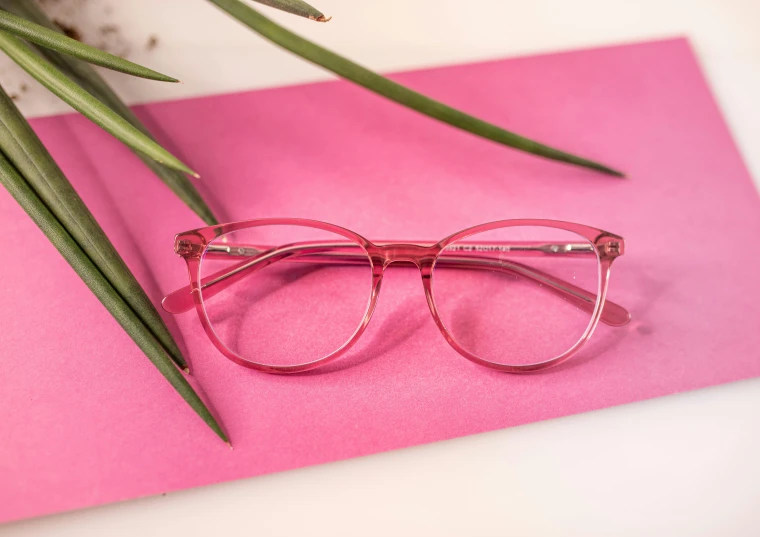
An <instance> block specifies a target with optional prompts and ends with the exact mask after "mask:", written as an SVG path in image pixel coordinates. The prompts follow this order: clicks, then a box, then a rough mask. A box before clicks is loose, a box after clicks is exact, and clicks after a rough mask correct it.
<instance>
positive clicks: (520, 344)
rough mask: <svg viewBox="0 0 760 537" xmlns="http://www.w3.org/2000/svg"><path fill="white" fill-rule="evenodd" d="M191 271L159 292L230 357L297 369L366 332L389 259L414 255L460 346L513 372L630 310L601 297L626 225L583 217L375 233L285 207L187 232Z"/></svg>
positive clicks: (402, 260) (558, 357)
mask: <svg viewBox="0 0 760 537" xmlns="http://www.w3.org/2000/svg"><path fill="white" fill-rule="evenodd" d="M174 250H175V252H176V253H177V254H178V255H180V256H181V257H183V258H184V259H185V261H186V262H187V267H188V273H189V276H190V285H188V286H185V287H183V288H181V289H179V290H177V291H174V292H173V293H171V294H170V295H168V296H167V297H166V298H164V300H163V307H164V309H165V310H166V311H167V312H169V313H175V314H176V313H184V312H187V311H189V310H191V309H193V308H195V310H196V311H197V312H198V315H199V317H200V320H201V323H202V325H203V328H204V329H205V331H206V333H207V334H208V337H209V338H210V339H211V341H212V342H213V343H214V345H215V346H216V347H217V348H218V349H219V350H220V351H221V352H222V353H223V354H224V355H225V356H227V357H228V358H230V359H231V360H233V361H235V362H237V363H238V364H241V365H243V366H246V367H251V368H253V369H258V370H261V371H266V372H269V373H295V372H299V371H307V370H309V369H313V368H315V367H318V366H321V365H324V364H327V363H328V362H331V361H333V360H335V359H337V358H338V357H339V356H341V355H343V354H344V353H345V352H346V351H348V349H349V348H350V347H351V346H352V345H353V344H354V343H356V341H357V340H358V339H359V337H360V336H361V335H362V333H363V332H364V330H365V328H366V327H367V324H368V323H369V320H370V318H371V316H372V312H373V311H374V309H375V306H376V305H377V300H378V295H379V293H380V285H381V283H382V280H383V273H384V271H385V270H386V269H387V268H388V267H389V266H391V265H392V264H395V263H398V264H399V265H397V266H401V265H402V264H406V265H407V266H409V265H410V264H411V266H412V267H414V266H416V267H417V268H418V269H419V271H420V273H421V275H422V284H423V288H424V291H425V296H426V298H427V303H428V306H429V307H430V312H431V313H432V314H433V319H434V320H435V323H436V324H437V325H438V328H439V329H440V331H441V333H442V334H443V337H444V338H445V339H446V341H448V342H449V344H450V345H451V346H452V347H453V348H454V349H455V350H456V351H457V352H459V353H460V354H461V355H462V356H464V357H465V358H468V359H469V360H472V361H473V362H475V363H477V364H480V365H483V366H486V367H490V368H493V369H497V370H501V371H507V372H512V373H521V372H527V371H536V370H540V369H545V368H548V367H551V366H554V365H557V364H559V363H561V362H563V361H565V360H567V359H568V358H570V357H571V356H573V355H574V354H575V353H576V352H578V350H579V349H580V348H581V347H582V346H583V345H584V344H585V343H586V342H587V341H588V340H589V338H590V337H591V335H592V333H593V332H594V329H595V328H596V326H597V324H598V323H599V321H600V320H601V321H602V322H603V323H605V324H607V325H610V326H615V327H618V326H624V325H625V324H627V323H628V321H629V320H630V314H629V313H628V311H626V310H625V309H624V308H623V307H621V306H619V305H617V304H615V303H613V302H611V301H608V300H606V299H605V297H606V294H607V287H608V282H609V274H610V266H611V265H612V262H613V261H614V260H615V259H616V258H617V257H619V256H621V255H623V252H624V251H625V247H624V241H623V239H622V238H621V237H619V236H617V235H613V234H612V233H608V232H606V231H603V230H600V229H596V228H593V227H589V226H584V225H580V224H570V223H567V222H557V221H551V220H504V221H500V222H493V223H490V224H484V225H480V226H476V227H472V228H469V229H466V230H464V231H460V232H458V233H455V234H454V235H450V236H449V237H447V238H445V239H443V240H441V241H440V242H436V243H432V242H425V241H421V242H411V243H410V242H401V241H398V242H397V241H369V240H367V239H365V238H364V237H362V236H361V235H358V234H356V233H354V232H352V231H349V230H347V229H344V228H341V227H338V226H334V225H331V224H325V223H323V222H317V221H312V220H302V219H291V218H276V219H262V220H249V221H246V222H237V223H233V224H225V225H220V226H212V227H206V228H202V229H197V230H194V231H188V232H186V233H180V234H179V235H177V237H176V239H175V243H174Z"/></svg>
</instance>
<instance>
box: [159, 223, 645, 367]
mask: <svg viewBox="0 0 760 537" xmlns="http://www.w3.org/2000/svg"><path fill="white" fill-rule="evenodd" d="M259 226H301V227H307V228H312V229H319V230H323V231H327V232H331V233H334V234H336V235H340V236H343V237H345V238H346V239H348V241H350V243H349V244H347V246H351V247H352V248H355V247H356V246H357V245H358V246H359V247H361V249H362V250H363V252H364V253H366V257H367V258H368V259H369V261H370V264H371V270H372V283H371V294H370V298H369V303H368V306H367V310H366V313H365V315H364V319H363V320H362V321H361V323H360V325H359V327H358V328H357V329H356V331H355V332H354V334H353V336H351V338H350V339H349V340H348V341H346V343H344V344H343V345H342V346H341V347H340V348H338V349H337V350H335V351H334V352H332V353H331V354H329V355H327V356H324V357H322V358H320V359H317V360H314V361H312V362H309V363H305V364H298V365H286V366H273V365H266V364H261V363H257V362H253V361H250V360H247V359H245V358H243V357H240V356H238V355H237V354H235V353H234V352H232V351H230V350H229V349H228V348H227V347H226V346H225V345H224V344H223V343H222V342H221V341H220V340H219V338H218V337H217V335H216V333H215V331H214V329H213V328H212V326H211V323H210V321H209V319H208V316H207V314H206V311H205V308H204V305H203V297H202V291H201V289H202V282H201V276H200V266H201V259H202V258H203V256H204V254H205V253H206V251H207V248H208V246H209V244H210V243H211V242H212V241H213V240H214V239H216V238H217V237H219V236H221V235H226V234H228V233H231V232H234V231H240V230H244V229H249V228H254V227H259ZM517 226H536V227H545V228H554V229H559V230H564V231H569V232H573V233H576V234H577V235H580V236H581V237H584V238H585V239H587V240H588V241H589V243H590V244H591V245H593V247H594V249H595V250H596V252H595V253H596V255H597V256H598V261H599V270H600V274H599V288H598V290H597V294H593V293H590V292H588V291H586V290H583V289H580V288H578V287H575V286H574V285H572V284H571V283H569V282H564V281H560V280H556V279H552V278H553V277H552V276H549V275H547V274H544V273H540V272H538V271H535V270H533V271H530V274H528V275H527V277H528V278H531V279H534V280H536V281H539V280H540V281H541V282H542V283H547V278H548V279H550V280H551V281H550V282H549V285H550V286H551V287H553V289H554V290H555V291H557V292H559V293H562V294H563V295H564V296H565V298H567V299H570V300H572V301H573V302H574V303H575V304H576V305H577V306H578V307H580V308H582V309H585V310H586V311H588V312H589V313H591V320H590V323H589V325H588V327H587V329H586V331H585V332H584V333H583V335H582V336H581V338H580V339H579V340H578V341H577V342H576V343H575V345H574V346H573V347H572V348H570V349H569V350H567V351H566V352H565V353H563V354H561V355H559V356H556V357H554V358H551V359H549V360H546V361H543V362H539V363H534V364H527V365H504V364H499V363H494V362H490V361H487V360H484V359H482V358H479V357H478V356H476V355H474V354H472V353H470V352H469V351H468V350H467V349H465V348H463V347H462V346H460V345H459V344H458V343H457V342H456V340H455V339H454V338H453V337H452V336H451V334H449V332H448V330H447V329H446V327H445V326H444V323H443V322H442V320H441V317H440V316H439V314H438V309H437V308H436V304H435V297H434V292H433V280H432V276H433V271H434V267H435V265H436V262H437V261H438V260H439V256H440V254H441V253H442V252H443V251H444V250H445V249H446V247H447V246H449V245H451V244H452V243H455V242H458V241H461V240H462V239H465V238H467V237H470V236H472V235H476V234H479V233H484V232H487V231H492V230H496V229H500V228H507V227H517ZM351 243H352V244H351ZM174 250H175V252H176V253H177V254H178V255H179V256H180V257H182V258H183V259H184V260H185V262H186V263H187V269H188V275H189V277H190V285H188V286H185V287H183V288H181V289H178V290H176V291H174V292H173V293H171V294H169V295H167V296H166V297H165V298H164V300H163V302H162V305H163V307H164V309H165V310H166V311H167V312H169V313H174V314H176V313H183V312H186V311H189V310H190V309H193V307H194V308H195V310H196V312H197V313H198V317H199V318H200V321H201V324H202V325H203V328H204V330H205V331H206V334H207V335H208V337H209V339H210V340H211V342H212V343H213V344H214V346H216V348H217V349H218V350H219V351H220V352H221V353H222V354H223V355H225V356H226V357H227V358H229V359H230V360H232V361H234V362H236V363H238V364H240V365H242V366H245V367H249V368H252V369H256V370H259V371H264V372H267V373H279V374H287V373H298V372H303V371H308V370H311V369H314V368H316V367H320V366H323V365H326V364H328V363H330V362H333V361H334V360H337V359H338V358H340V357H341V356H342V355H344V354H345V353H346V352H347V351H348V350H349V349H350V348H351V347H352V346H353V345H354V344H355V343H356V342H357V341H358V339H359V338H360V337H361V335H362V334H363V332H364V330H365V329H366V327H367V325H368V324H369V321H370V319H371V318H372V314H373V312H374V310H375V306H376V305H377V300H378V296H379V292H380V287H381V284H382V280H383V274H384V271H385V269H386V268H387V267H388V266H389V265H390V264H392V263H395V262H399V261H403V262H410V263H413V264H414V265H416V266H417V267H418V268H419V270H420V273H421V276H422V284H423V288H424V291H425V297H426V299H427V303H428V306H429V308H430V313H431V314H432V315H433V319H434V320H435V323H436V325H437V326H438V328H439V330H440V331H441V334H443V337H444V338H445V339H446V341H447V342H448V343H449V345H451V347H453V348H454V349H455V350H456V351H457V352H458V353H459V354H461V355H462V356H464V357H465V358H467V359H468V360H471V361H472V362H475V363H476V364H479V365H482V366H485V367H488V368H491V369H496V370H499V371H504V372H508V373H527V372H531V371H539V370H544V369H547V368H549V367H553V366H556V365H559V364H560V363H562V362H564V361H566V360H568V359H569V358H571V357H572V356H573V355H575V354H576V353H577V352H578V351H579V350H580V349H581V347H583V345H584V344H585V343H586V342H587V341H588V340H589V338H590V337H591V336H592V334H593V333H594V330H595V329H596V327H597V325H598V324H599V321H600V320H602V321H603V322H605V323H606V324H608V325H610V326H615V327H619V326H624V325H625V324H627V323H628V322H629V320H630V314H629V313H628V311H626V310H625V308H623V307H622V306H619V305H618V304H615V303H613V302H610V301H608V300H607V299H606V297H607V289H608V286H609V276H610V267H611V266H612V263H613V261H614V260H615V259H616V258H618V257H620V256H621V255H623V253H624V252H625V241H624V239H623V238H622V237H620V236H618V235H615V234H613V233H609V232H607V231H604V230H601V229H598V228H594V227H591V226H586V225H582V224H573V223H569V222H561V221H554V220H501V221H497V222H491V223H488V224H482V225H479V226H474V227H471V228H468V229H465V230H463V231H459V232H457V233H454V234H453V235H449V236H448V237H446V238H445V239H443V240H441V241H439V242H437V243H435V244H432V245H430V244H429V242H426V241H416V242H396V241H375V242H372V241H369V240H368V239H366V238H364V237H363V236H361V235H359V234H357V233H354V232H353V231H350V230H348V229H345V228H342V227H340V226H336V225H332V224H327V223H324V222H320V221H316V220H306V219H299V218H268V219H257V220H248V221H243V222H235V223H230V224H223V225H217V226H210V227H204V228H200V229H196V230H192V231H187V232H184V233H180V234H178V235H177V236H176V237H175V243H174ZM322 252H324V249H323V250H322ZM340 254H343V255H345V256H346V257H345V259H344V262H350V255H349V254H346V248H345V247H344V246H339V245H336V246H335V248H334V255H338V256H340ZM334 255H333V257H332V259H333V260H334V259H335V257H334ZM362 258H364V254H362ZM440 259H441V260H445V259H446V258H445V257H442V258H440ZM275 261H276V259H275ZM333 262H334V261H333ZM446 262H449V261H446ZM484 262H485V261H484ZM264 266H266V265H264ZM486 267H487V268H491V267H490V266H486ZM463 268H472V267H471V266H466V267H463ZM520 272H524V270H523V269H520ZM521 275H523V276H525V274H521ZM227 276H229V275H224V276H223V277H227ZM234 281H236V280H235V279H234V278H230V280H229V282H222V283H223V284H224V286H226V285H230V284H232V283H234ZM204 284H205V282H204ZM224 286H222V287H221V288H224ZM217 292H218V291H217Z"/></svg>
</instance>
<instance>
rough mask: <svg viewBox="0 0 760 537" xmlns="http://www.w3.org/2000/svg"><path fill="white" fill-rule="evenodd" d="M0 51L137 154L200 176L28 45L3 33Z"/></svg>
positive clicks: (0, 33)
mask: <svg viewBox="0 0 760 537" xmlns="http://www.w3.org/2000/svg"><path fill="white" fill-rule="evenodd" d="M0 49H1V50H3V51H4V52H5V53H6V54H7V55H8V56H10V57H11V59H12V60H13V61H14V62H16V63H17V64H18V65H19V66H21V67H22V68H23V69H24V70H25V71H27V72H28V73H29V74H30V75H32V76H33V77H34V78H36V79H37V80H38V81H39V82H40V83H41V84H42V85H43V86H45V87H46V88H48V89H49V90H50V91H52V92H53V93H55V94H56V95H57V96H58V97H60V98H61V99H62V100H63V101H65V102H66V103H68V104H69V105H70V106H71V107H72V108H74V109H75V110H77V111H78V112H80V113H81V114H82V115H84V116H85V117H87V118H88V119H90V120H91V121H92V122H93V123H95V124H96V125H99V126H100V127H102V128H103V129H104V130H106V131H107V132H109V133H111V134H112V135H113V136H115V137H116V138H118V139H119V140H121V141H122V142H124V143H125V144H126V145H128V146H129V147H131V148H132V149H134V150H136V151H140V152H141V153H144V154H145V155H147V156H149V157H151V158H152V159H154V160H156V161H158V162H161V163H162V164H165V165H167V166H169V167H171V168H174V169H176V170H179V171H183V172H185V173H189V174H192V175H197V174H195V172H193V171H192V170H191V169H190V168H188V167H187V166H185V165H184V164H183V163H182V162H180V161H179V160H178V159H177V158H176V157H174V156H173V155H172V154H171V153H169V152H168V151H166V150H165V149H164V148H162V147H161V146H160V145H158V144H157V143H156V142H154V141H153V140H151V139H150V138H149V137H147V136H145V135H144V134H143V133H141V132H140V131H139V130H137V129H136V128H134V127H133V126H132V125H131V124H130V123H129V122H128V121H127V120H125V119H124V118H123V117H121V116H120V115H118V114H117V113H116V112H114V111H113V110H111V109H110V108H109V107H108V106H106V105H105V104H103V103H102V102H100V101H99V100H97V99H96V98H95V97H93V96H92V95H90V94H89V93H87V92H86V91H84V90H83V89H82V88H81V87H79V86H78V85H77V84H76V83H75V82H73V81H72V80H71V79H70V78H68V77H67V76H66V75H64V74H63V73H62V72H61V71H59V70H58V69H56V68H55V67H54V66H53V65H52V64H51V63H50V62H49V61H47V60H45V59H44V58H42V57H40V56H38V55H37V54H35V53H34V51H33V50H32V49H31V48H29V45H27V44H26V43H24V42H23V41H21V40H20V39H19V38H18V37H15V36H13V35H11V34H9V33H8V32H4V31H0Z"/></svg>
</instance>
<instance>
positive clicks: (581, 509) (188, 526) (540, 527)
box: [0, 0, 760, 537]
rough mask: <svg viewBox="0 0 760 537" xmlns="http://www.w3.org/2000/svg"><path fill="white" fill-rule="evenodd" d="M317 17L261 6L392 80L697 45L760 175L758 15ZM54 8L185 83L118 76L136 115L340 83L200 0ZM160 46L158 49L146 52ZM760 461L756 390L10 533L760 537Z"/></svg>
mask: <svg viewBox="0 0 760 537" xmlns="http://www.w3.org/2000/svg"><path fill="white" fill-rule="evenodd" d="M313 3H314V4H315V5H316V6H317V7H319V8H321V9H322V10H323V11H324V12H325V13H327V14H330V15H333V16H334V17H335V18H334V19H333V21H332V22H330V23H329V24H322V25H320V24H316V23H311V22H308V21H305V20H298V19H296V18H294V17H289V16H281V15H280V14H273V13H272V12H271V10H269V9H267V8H262V9H264V10H266V11H267V14H272V15H273V16H274V18H276V19H277V20H279V21H282V22H284V23H285V24H286V25H288V26H289V27H291V28H293V29H295V30H296V31H298V32H301V33H302V34H304V35H306V36H308V37H310V38H313V39H315V40H316V41H318V42H319V43H321V44H323V45H326V46H328V47H330V48H332V49H334V50H336V51H338V52H340V53H343V54H345V55H347V56H349V57H351V58H352V59H354V60H357V61H359V62H360V63H363V64H365V65H367V66H369V67H371V68H374V69H377V70H383V71H388V70H398V69H409V68H415V67H422V66H431V65H445V64H449V63H456V62H463V61H468V60H476V59H487V58H500V57H505V56H512V55H522V54H526V53H533V52H544V51H554V50H561V49H567V48H577V47H586V46H590V45H603V44H611V43H620V42H629V41H634V40H637V39H649V38H659V37H672V36H676V35H687V36H688V37H689V38H690V39H691V40H692V42H693V45H694V46H695V48H696V50H697V52H698V54H699V57H700V60H701V62H702V65H703V67H704V69H705V71H706V72H707V75H708V77H709V79H710V82H711V84H712V86H713V88H714V91H715V93H716V95H717V98H718V100H719V102H720V105H721V107H722V109H723V111H724V113H725V116H726V118H727V121H728V123H729V124H730V127H731V129H732V131H733V133H734V135H735V137H736V140H737V143H738V144H739V146H740V148H741V150H742V153H743V154H744V156H745V159H746V161H747V163H748V165H749V167H750V169H751V171H752V174H753V176H754V177H755V180H756V182H757V181H758V179H759V178H760V151H758V149H760V104H759V103H760V97H759V96H760V31H758V23H760V2H758V1H757V0H722V1H718V0H713V1H710V0H682V1H678V0H637V1H631V0H532V1H528V2H526V1H525V0H469V1H462V0H459V1H455V0H313ZM67 4H68V5H69V7H66V5H67ZM71 6H73V8H72V7H71ZM52 8H53V9H55V10H57V12H58V15H59V16H60V17H61V18H63V19H67V22H69V21H76V26H77V27H78V29H79V30H80V31H81V33H82V34H83V35H84V37H85V40H87V41H90V42H92V43H93V44H98V39H100V38H99V37H98V36H99V35H100V34H99V30H98V29H99V28H100V27H102V25H103V24H112V23H116V24H118V26H119V30H118V32H115V33H114V35H111V38H110V40H108V41H107V42H106V43H105V44H106V45H107V47H109V48H111V49H112V50H113V51H114V52H117V53H124V52H127V53H128V58H129V59H131V60H133V61H136V62H138V63H145V64H147V65H149V66H150V67H153V68H155V69H157V70H159V71H162V72H166V73H168V74H171V75H174V76H177V77H179V78H181V79H182V80H183V81H184V84H183V85H168V84H157V83H151V82H145V81H141V80H136V79H131V78H129V77H125V76H122V75H118V74H111V73H108V75H107V77H108V79H109V81H111V82H112V83H113V85H114V86H115V87H116V88H117V89H118V91H119V92H120V93H121V94H122V95H123V96H124V97H125V98H126V100H127V101H128V102H143V101H150V100H157V99H170V98H176V97H180V96H192V95H201V94H207V93H215V92H220V91H230V90H237V89H247V88H258V87H269V86H276V85H281V84H292V83H297V82H303V81H312V80H322V79H327V78H329V75H328V74H326V73H324V72H322V71H320V70H318V69H316V68H314V67H312V66H311V65H308V64H306V63H304V62H302V61H300V60H298V59H296V58H294V57H291V56H289V55H288V54H287V53H284V52H281V51H280V50H278V49H276V48H274V47H273V46H271V45H269V44H267V43H266V42H264V41H263V40H261V39H260V38H258V37H257V36H255V35H254V34H252V33H251V32H249V31H247V30H245V29H244V28H242V27H241V26H239V25H238V24H236V23H235V22H234V21H232V20H231V19H229V18H228V17H227V16H226V15H224V14H223V13H221V12H218V11H217V10H216V8H213V7H212V6H210V5H209V4H208V3H207V2H204V1H203V0H192V1H191V0H160V1H157V0H129V1H117V0H90V1H85V0H60V1H59V2H57V3H53V5H52ZM151 35H156V36H157V37H158V38H159V41H158V45H157V46H156V47H155V49H153V50H148V49H147V47H146V46H145V45H146V43H147V41H148V39H149V37H150V36H151ZM0 80H1V81H2V83H3V85H4V86H5V87H6V89H7V90H8V91H9V92H14V91H15V92H17V93H19V100H18V104H19V106H20V107H21V108H22V109H23V110H24V111H25V112H26V113H27V114H29V115H40V114H49V113H52V112H57V111H63V110H65V109H66V107H65V105H61V104H60V103H59V102H58V101H56V100H55V99H54V98H51V97H49V96H48V95H46V93H45V90H44V89H42V88H41V87H39V86H37V85H36V84H35V83H33V82H32V81H29V80H28V79H27V78H26V77H25V76H24V75H23V74H22V73H21V72H19V71H18V70H17V68H15V67H14V66H12V65H10V64H9V63H8V61H7V60H6V59H4V58H3V59H1V60H0ZM23 84H25V85H26V91H22V89H21V87H22V85H23ZM758 184H760V183H758ZM750 246H752V245H750ZM758 359H760V350H758ZM758 453H760V380H752V381H745V382H740V383H735V384H732V385H725V386H721V387H716V388H710V389H706V390H701V391H698V392H692V393H687V394H682V395H675V396H671V397H666V398H661V399H657V400H652V401H646V402H642V403H637V404H632V405H627V406H624V407H618V408H612V409H607V410H603V411H598V412H592V413H587V414H582V415H578V416H572V417H567V418H563V419H558V420H553V421H549V422H543V423H537V424H533V425H528V426H523V427H517V428H513V429H509V430H504V431H497V432H493V433H487V434H481V435H476V436H472V437H468V438H461V439H457V440H452V441H447V442H440V443H437V444H432V445H427V446H419V447H415V448H411V449H406V450H401V451H395V452H391V453H385V454H380V455H374V456H371V457H365V458H362V459H354V460H349V461H343V462H338V463H333V464H327V465H323V466H319V467H312V468H307V469H303V470H295V471H290V472H286V473H281V474H277V475H271V476H265V477H259V478H254V479H248V480H242V481H237V482H233V483H225V484H221V485H215V486H210V487H205V488H201V489H194V490H188V491H182V492H176V493H170V494H168V495H166V496H159V497H153V498H144V499H140V500H135V501H130V502H125V503H122V504H115V505H108V506H103V507H98V508H93V509H86V510H82V511H78V512H73V513H66V514H62V515H55V516H50V517H45V518H42V519H38V520H31V521H25V522H21V523H16V524H12V525H8V526H2V527H0V535H3V536H4V535H13V536H14V537H22V536H32V535H72V536H77V537H80V536H86V535H97V536H102V535H108V536H119V535H125V536H126V535H129V536H132V535H140V534H141V535H175V534H176V535H183V536H195V535H220V534H222V533H224V534H226V535H299V536H305V535H330V536H338V535H351V536H355V535H384V536H385V535H464V534H466V535H507V534H511V535H521V536H530V535H542V536H543V535H563V536H567V535H582V536H595V535H600V536H601V535H604V536H607V535H616V536H626V535H631V536H634V535H635V536H640V535H655V536H659V535H663V536H681V535H689V536H691V535H700V536H702V535H720V536H732V535H737V536H742V537H744V536H752V535H760V457H758Z"/></svg>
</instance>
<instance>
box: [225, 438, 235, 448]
mask: <svg viewBox="0 0 760 537" xmlns="http://www.w3.org/2000/svg"><path fill="white" fill-rule="evenodd" d="M225 444H227V445H228V446H229V447H230V450H232V449H234V448H233V447H232V442H230V441H229V440H227V441H226V442H225Z"/></svg>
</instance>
